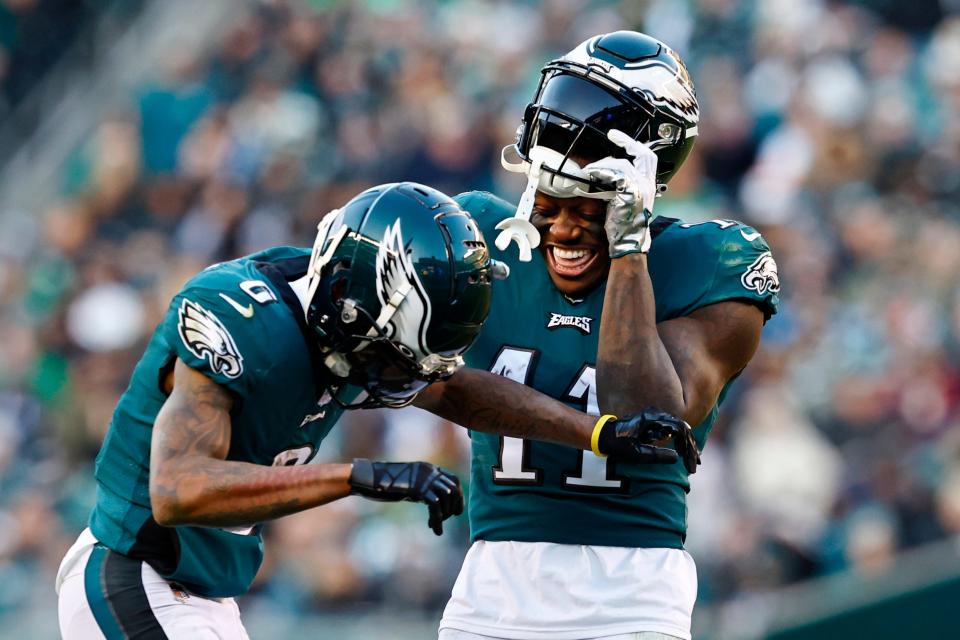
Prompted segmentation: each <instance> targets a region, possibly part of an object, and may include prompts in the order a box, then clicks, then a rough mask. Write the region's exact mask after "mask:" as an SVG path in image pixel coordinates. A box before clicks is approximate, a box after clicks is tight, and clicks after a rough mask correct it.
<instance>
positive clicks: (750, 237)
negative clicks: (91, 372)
mask: <svg viewBox="0 0 960 640" xmlns="http://www.w3.org/2000/svg"><path fill="white" fill-rule="evenodd" d="M740 235H742V236H743V239H744V240H746V241H747V242H753V241H754V240H756V239H757V238H759V237H760V233H759V232H757V231H754V232H753V233H747V232H746V231H744V230H743V229H740ZM220 295H223V294H220Z"/></svg>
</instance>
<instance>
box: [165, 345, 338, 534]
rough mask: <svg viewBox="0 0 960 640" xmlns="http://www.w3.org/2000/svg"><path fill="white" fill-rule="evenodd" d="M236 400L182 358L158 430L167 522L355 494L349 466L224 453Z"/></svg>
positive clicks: (303, 505) (252, 515) (270, 511)
mask: <svg viewBox="0 0 960 640" xmlns="http://www.w3.org/2000/svg"><path fill="white" fill-rule="evenodd" d="M232 406H233V400H232V398H231V396H230V394H229V392H227V390H225V389H224V388H223V387H221V386H220V385H218V384H217V383H215V382H213V381H212V380H210V379H209V378H207V377H206V376H205V375H203V374H202V373H199V372H197V371H195V370H193V369H191V368H190V367H188V366H187V365H186V364H184V363H183V362H182V361H180V360H177V363H176V365H175V368H174V372H173V386H172V390H171V393H170V397H169V398H168V399H167V401H166V403H165V404H164V405H163V408H162V409H161V410H160V413H159V414H158V415H157V420H156V423H155V424H154V428H153V440H152V445H151V452H150V501H151V504H152V507H153V514H154V519H155V520H156V521H157V522H158V523H159V524H161V525H165V526H177V525H188V524H189V525H205V526H213V527H231V526H240V525H250V524H254V523H257V522H262V521H264V520H269V519H272V518H278V517H280V516H285V515H288V514H291V513H296V512H298V511H303V510H304V509H309V508H311V507H315V506H318V505H321V504H325V503H327V502H330V501H332V500H336V499H338V498H342V497H344V496H346V495H348V494H349V493H350V489H351V487H350V484H349V479H350V472H351V465H349V464H319V465H299V466H293V467H268V466H264V465H258V464H252V463H248V462H238V461H228V460H225V459H224V458H225V457H226V455H227V451H228V450H229V447H230V432H231V423H230V409H231V408H232Z"/></svg>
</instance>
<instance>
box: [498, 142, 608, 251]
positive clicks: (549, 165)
mask: <svg viewBox="0 0 960 640" xmlns="http://www.w3.org/2000/svg"><path fill="white" fill-rule="evenodd" d="M529 156H530V160H525V159H524V158H523V157H522V156H521V155H520V152H519V151H518V150H517V146H516V145H513V144H512V145H508V146H506V147H504V148H503V151H502V152H501V153H500V164H501V165H502V166H503V168H504V169H506V170H507V171H510V172H512V173H523V174H525V175H526V176H527V186H526V188H524V190H523V195H521V196H520V203H519V204H518V205H517V213H516V214H515V215H514V216H513V217H512V218H507V219H506V220H501V221H500V222H499V223H498V224H497V226H496V228H497V229H499V230H500V234H499V235H498V236H497V239H496V240H495V241H494V244H496V246H497V248H498V249H500V250H501V251H506V249H507V247H508V246H510V243H511V242H516V243H517V248H518V249H519V250H520V261H521V262H530V260H531V258H532V257H533V254H532V249H536V248H537V246H538V245H539V244H540V233H539V232H538V231H537V228H536V227H534V226H533V224H532V223H531V222H530V216H531V215H532V214H533V202H534V198H535V197H536V195H537V192H538V191H540V192H542V193H545V194H547V195H548V196H554V197H556V198H577V197H582V198H594V199H596V200H612V199H613V197H614V196H615V195H616V193H617V192H616V191H588V190H586V189H584V186H585V185H588V184H590V182H591V181H590V177H589V176H588V175H587V173H586V172H585V171H583V169H581V168H580V166H579V165H578V164H577V163H576V162H574V161H573V160H570V159H569V158H566V157H565V156H564V155H563V154H562V153H560V152H558V151H554V150H553V149H551V148H549V147H541V146H535V147H533V148H531V149H530V154H529ZM561 167H562V169H561ZM560 171H563V174H565V175H561V174H560V173H559V172H560ZM568 176H569V177H568Z"/></svg>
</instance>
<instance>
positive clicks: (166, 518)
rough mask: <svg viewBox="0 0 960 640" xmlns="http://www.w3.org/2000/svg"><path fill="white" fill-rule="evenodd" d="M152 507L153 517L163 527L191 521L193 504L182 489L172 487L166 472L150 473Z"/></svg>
mask: <svg viewBox="0 0 960 640" xmlns="http://www.w3.org/2000/svg"><path fill="white" fill-rule="evenodd" d="M150 509H151V511H152V512H153V519H154V520H155V521H156V522H157V524H159V525H161V526H163V527H176V526H180V525H184V524H189V523H190V516H189V514H190V513H191V511H192V509H191V505H190V503H189V501H188V500H185V499H184V497H183V496H182V495H181V493H180V491H179V490H178V489H176V488H171V485H170V484H169V483H168V482H167V481H166V477H165V474H163V473H151V474H150Z"/></svg>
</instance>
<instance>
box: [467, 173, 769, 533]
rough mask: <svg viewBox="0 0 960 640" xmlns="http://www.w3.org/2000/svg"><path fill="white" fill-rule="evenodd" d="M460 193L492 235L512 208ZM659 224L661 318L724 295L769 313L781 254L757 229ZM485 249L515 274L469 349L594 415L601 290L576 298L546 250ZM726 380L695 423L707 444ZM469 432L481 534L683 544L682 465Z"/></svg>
mask: <svg viewBox="0 0 960 640" xmlns="http://www.w3.org/2000/svg"><path fill="white" fill-rule="evenodd" d="M457 200H458V202H459V203H460V205H461V206H462V207H463V208H464V209H466V210H467V211H468V212H469V213H470V214H471V215H473V216H474V218H475V219H476V220H477V222H478V223H479V224H480V225H481V229H482V230H483V233H484V234H485V236H486V237H487V238H488V239H490V240H492V239H493V238H495V237H496V235H497V233H498V232H497V231H496V229H495V228H494V227H495V225H496V224H497V223H498V222H499V221H500V220H503V219H504V218H507V217H510V216H512V215H513V214H514V211H515V208H514V207H513V206H511V205H509V204H508V203H507V202H505V201H503V200H500V199H498V198H496V197H494V196H492V195H490V194H486V193H479V192H471V193H467V194H462V195H461V196H459V197H458V198H457ZM652 232H653V234H654V235H653V243H652V248H651V250H650V253H649V256H648V268H649V272H650V277H651V280H652V282H653V290H654V297H655V298H656V317H657V322H662V321H665V320H669V319H672V318H676V317H680V316H685V315H689V314H690V313H692V312H693V311H695V310H696V309H699V308H701V307H704V306H707V305H710V304H714V303H717V302H721V301H724V300H742V301H746V302H748V303H751V304H756V305H757V306H758V307H760V309H761V310H763V312H764V314H765V316H766V317H769V316H772V315H773V314H774V313H776V310H777V304H778V297H777V292H778V291H779V288H780V283H779V279H778V277H777V272H776V263H775V262H774V261H773V258H772V256H771V254H770V249H769V247H768V246H767V244H766V243H765V242H764V241H763V239H762V238H761V237H760V234H759V233H757V232H756V231H754V230H753V229H752V228H750V227H747V226H745V225H742V224H740V223H737V222H733V221H728V220H715V221H711V222H707V223H700V224H683V223H681V222H680V221H679V220H674V219H670V218H656V219H654V222H653V224H652ZM489 246H490V249H491V252H492V257H494V258H496V259H498V260H501V261H504V262H506V263H508V264H509V266H510V269H511V274H510V277H509V278H507V279H506V280H502V281H497V282H496V283H495V284H494V296H493V307H492V309H491V312H490V316H489V319H488V320H487V322H486V324H485V325H484V327H483V330H482V331H481V333H480V337H479V338H478V339H477V342H476V343H475V344H474V346H473V347H472V348H471V349H470V350H469V351H468V352H467V355H466V360H467V364H468V365H469V366H471V367H474V368H478V369H486V370H488V371H492V372H494V373H497V374H499V375H503V376H506V377H508V378H510V379H512V380H515V381H517V382H521V383H523V384H526V385H528V386H531V387H533V388H534V389H537V390H538V391H541V392H543V393H545V394H547V395H549V396H551V397H553V398H555V399H557V400H560V401H562V402H565V403H567V404H568V405H570V406H572V407H575V408H577V409H579V410H581V411H586V412H587V413H590V414H593V415H597V414H598V413H599V408H598V405H597V391H596V388H597V385H596V360H597V345H598V338H599V331H600V314H601V312H602V309H603V300H604V294H605V287H604V286H603V285H601V286H600V287H598V288H597V289H595V290H593V291H591V292H590V293H589V294H587V295H586V296H584V298H583V299H582V300H571V299H569V298H567V297H565V296H564V295H563V294H561V293H560V292H559V291H558V290H557V289H556V287H554V285H553V283H552V281H551V280H550V277H549V274H548V272H547V267H546V265H545V264H544V260H543V256H542V255H541V253H540V252H539V251H534V254H533V260H532V261H531V262H526V263H524V262H520V261H519V260H517V258H516V253H517V252H516V249H515V247H512V246H511V247H508V248H507V250H506V251H503V252H500V251H498V250H497V249H496V248H495V247H494V245H493V243H492V242H491V243H490V245H489ZM620 321H621V322H631V319H630V318H621V319H620ZM634 384H636V385H638V387H639V386H641V385H643V384H645V381H644V380H636V381H634ZM729 386H730V385H729V383H728V385H727V386H725V387H724V389H723V392H722V393H721V394H720V399H719V400H718V402H717V406H714V407H713V409H712V410H711V411H710V413H709V415H708V416H707V417H706V419H705V420H704V421H703V422H702V423H700V424H699V425H696V427H695V429H694V434H695V437H696V440H697V444H698V445H699V446H700V448H701V450H702V449H703V447H704V445H705V443H706V440H707V436H708V435H709V433H710V429H711V428H712V426H713V423H714V421H715V420H716V417H717V407H718V406H719V404H720V402H722V401H723V398H724V396H725V395H726V393H727V390H728V388H729ZM478 392H479V391H478ZM521 409H522V408H521ZM529 418H530V420H531V421H535V420H536V419H537V416H536V415H534V414H531V415H530V416H529ZM467 426H469V425H467ZM470 437H471V452H472V462H471V490H470V502H469V517H470V528H471V536H472V538H473V540H490V541H508V540H509V541H520V542H554V543H559V544H583V545H601V546H616V547H665V548H673V549H680V548H683V542H684V539H685V537H686V493H687V491H689V486H690V485H689V482H688V478H687V472H686V470H685V468H684V466H683V464H682V462H677V463H676V464H672V465H631V464H622V463H614V462H612V461H610V460H608V459H606V458H599V457H597V456H595V455H593V453H591V452H589V451H581V450H579V449H573V448H569V447H564V446H561V445H556V444H550V443H544V442H533V441H527V440H521V439H518V438H506V437H499V436H495V435H491V434H486V433H480V432H477V431H471V434H470Z"/></svg>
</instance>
